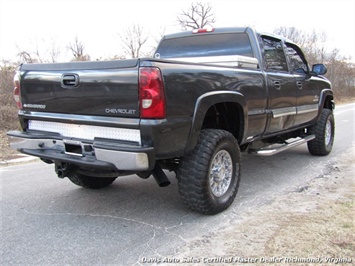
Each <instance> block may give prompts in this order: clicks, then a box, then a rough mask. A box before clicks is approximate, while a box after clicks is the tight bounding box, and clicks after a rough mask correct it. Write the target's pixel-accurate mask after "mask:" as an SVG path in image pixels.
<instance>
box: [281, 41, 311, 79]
mask: <svg viewBox="0 0 355 266" xmlns="http://www.w3.org/2000/svg"><path fill="white" fill-rule="evenodd" d="M286 56H287V58H288V61H289V66H290V71H291V73H301V74H305V73H308V66H307V63H306V62H305V60H304V57H303V55H302V52H301V50H300V49H299V48H298V47H297V46H295V45H293V44H290V43H286Z"/></svg>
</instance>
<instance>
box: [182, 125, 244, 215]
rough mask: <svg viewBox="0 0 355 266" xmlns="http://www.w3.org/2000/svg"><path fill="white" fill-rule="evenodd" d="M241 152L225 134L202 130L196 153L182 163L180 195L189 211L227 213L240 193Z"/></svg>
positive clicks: (233, 140) (212, 130) (193, 152)
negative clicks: (225, 211)
mask: <svg viewBox="0 0 355 266" xmlns="http://www.w3.org/2000/svg"><path fill="white" fill-rule="evenodd" d="M240 166H241V158H240V150H239V145H238V142H237V140H236V139H235V138H234V137H233V135H232V134H231V133H229V132H227V131H224V130H217V129H205V130H202V132H201V134H200V137H199V140H198V143H197V145H196V147H195V149H194V150H193V151H192V152H191V153H190V154H189V155H187V156H185V157H184V158H183V160H182V163H181V166H180V169H179V172H178V180H179V193H180V196H181V198H182V199H183V201H184V202H185V203H186V204H187V205H188V206H189V207H190V209H192V210H194V211H197V212H200V213H203V214H216V213H219V212H221V211H224V210H225V209H227V208H228V207H229V206H230V205H231V204H232V202H233V201H234V198H235V196H236V194H237V191H238V186H239V180H240Z"/></svg>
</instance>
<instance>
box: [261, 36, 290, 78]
mask: <svg viewBox="0 0 355 266" xmlns="http://www.w3.org/2000/svg"><path fill="white" fill-rule="evenodd" d="M261 38H262V41H263V48H264V54H265V62H266V66H265V67H266V70H273V71H283V72H287V71H288V69H287V62H286V57H285V53H284V50H283V48H282V43H281V41H280V40H278V39H274V38H271V37H267V36H262V37H261Z"/></svg>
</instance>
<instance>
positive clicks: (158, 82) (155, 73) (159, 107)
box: [139, 67, 165, 119]
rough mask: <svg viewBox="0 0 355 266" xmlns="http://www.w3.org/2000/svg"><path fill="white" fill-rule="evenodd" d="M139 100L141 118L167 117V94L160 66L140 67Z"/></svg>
mask: <svg viewBox="0 0 355 266" xmlns="http://www.w3.org/2000/svg"><path fill="white" fill-rule="evenodd" d="M139 100H140V113H141V118H149V119H162V118H165V94H164V84H163V79H162V75H161V73H160V70H159V68H156V67H141V68H140V69H139Z"/></svg>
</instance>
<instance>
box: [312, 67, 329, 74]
mask: <svg viewBox="0 0 355 266" xmlns="http://www.w3.org/2000/svg"><path fill="white" fill-rule="evenodd" d="M312 72H314V73H316V74H317V75H324V74H325V73H327V68H326V67H325V65H323V64H315V65H313V66H312Z"/></svg>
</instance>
